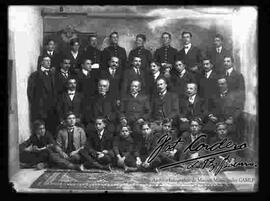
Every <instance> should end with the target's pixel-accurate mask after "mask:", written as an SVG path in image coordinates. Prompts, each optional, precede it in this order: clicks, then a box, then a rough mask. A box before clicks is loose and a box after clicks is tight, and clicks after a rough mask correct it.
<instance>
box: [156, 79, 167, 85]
mask: <svg viewBox="0 0 270 201" xmlns="http://www.w3.org/2000/svg"><path fill="white" fill-rule="evenodd" d="M159 80H164V82H165V83H166V84H168V81H167V79H166V78H165V77H160V78H158V79H157V81H156V83H157V82H158V81H159Z"/></svg>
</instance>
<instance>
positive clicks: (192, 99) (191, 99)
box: [188, 94, 196, 104]
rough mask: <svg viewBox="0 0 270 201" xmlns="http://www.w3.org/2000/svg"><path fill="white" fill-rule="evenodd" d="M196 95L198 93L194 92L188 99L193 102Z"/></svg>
mask: <svg viewBox="0 0 270 201" xmlns="http://www.w3.org/2000/svg"><path fill="white" fill-rule="evenodd" d="M195 97H196V94H194V95H193V96H191V97H189V98H188V101H189V102H190V103H191V104H193V103H194V100H195Z"/></svg>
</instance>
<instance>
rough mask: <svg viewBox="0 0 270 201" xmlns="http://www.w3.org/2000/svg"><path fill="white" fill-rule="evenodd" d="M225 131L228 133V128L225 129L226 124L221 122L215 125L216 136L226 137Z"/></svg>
mask: <svg viewBox="0 0 270 201" xmlns="http://www.w3.org/2000/svg"><path fill="white" fill-rule="evenodd" d="M227 133H228V130H227V126H225V125H223V124H221V125H219V126H218V127H217V134H218V137H219V138H222V139H223V138H226V137H227Z"/></svg>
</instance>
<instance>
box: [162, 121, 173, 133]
mask: <svg viewBox="0 0 270 201" xmlns="http://www.w3.org/2000/svg"><path fill="white" fill-rule="evenodd" d="M171 129H172V124H171V123H164V124H162V130H163V132H164V133H168V132H169V131H171Z"/></svg>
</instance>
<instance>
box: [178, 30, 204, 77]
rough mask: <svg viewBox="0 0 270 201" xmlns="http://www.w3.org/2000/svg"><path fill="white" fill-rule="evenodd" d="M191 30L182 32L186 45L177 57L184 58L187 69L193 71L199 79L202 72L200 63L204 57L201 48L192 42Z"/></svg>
mask: <svg viewBox="0 0 270 201" xmlns="http://www.w3.org/2000/svg"><path fill="white" fill-rule="evenodd" d="M191 38H192V34H191V32H186V31H184V32H182V40H183V43H184V47H183V48H182V49H181V50H180V51H179V52H178V53H177V58H178V59H180V60H183V61H184V63H185V64H186V69H187V70H188V71H190V72H192V73H193V74H194V76H195V78H196V80H197V81H199V77H198V76H199V74H200V73H201V68H200V66H199V65H200V63H201V59H202V53H201V50H200V49H199V48H198V47H196V46H194V45H192V44H191Z"/></svg>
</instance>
